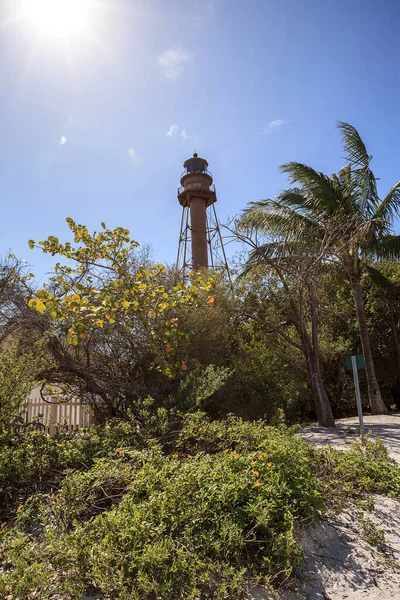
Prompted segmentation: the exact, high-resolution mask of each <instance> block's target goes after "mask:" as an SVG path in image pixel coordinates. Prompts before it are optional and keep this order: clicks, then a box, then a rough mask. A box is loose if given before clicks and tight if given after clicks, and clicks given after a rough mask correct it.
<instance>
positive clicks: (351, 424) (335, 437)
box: [300, 413, 400, 599]
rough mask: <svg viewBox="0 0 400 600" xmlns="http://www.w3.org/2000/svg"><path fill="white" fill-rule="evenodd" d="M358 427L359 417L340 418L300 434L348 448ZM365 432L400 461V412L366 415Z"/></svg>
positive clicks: (318, 443)
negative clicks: (378, 440)
mask: <svg viewBox="0 0 400 600" xmlns="http://www.w3.org/2000/svg"><path fill="white" fill-rule="evenodd" d="M358 427H359V424H358V417H351V418H348V419H338V420H337V421H336V427H328V428H327V427H319V425H317V424H315V425H309V426H307V427H304V428H303V429H301V430H300V435H301V436H302V438H303V439H304V440H306V441H307V442H313V443H314V444H317V445H318V446H325V445H327V444H330V445H332V446H333V447H334V448H338V449H340V450H346V449H347V448H348V447H349V446H350V445H351V444H353V443H354V442H356V443H359V441H360V440H359V437H358ZM364 432H365V433H368V432H371V434H370V435H371V438H374V437H378V436H379V437H380V438H381V440H382V441H383V442H384V443H385V445H386V446H387V447H388V449H389V453H390V456H391V457H392V458H394V459H395V460H397V462H399V463H400V413H391V414H389V415H376V416H371V415H366V416H364ZM399 599H400V592H399Z"/></svg>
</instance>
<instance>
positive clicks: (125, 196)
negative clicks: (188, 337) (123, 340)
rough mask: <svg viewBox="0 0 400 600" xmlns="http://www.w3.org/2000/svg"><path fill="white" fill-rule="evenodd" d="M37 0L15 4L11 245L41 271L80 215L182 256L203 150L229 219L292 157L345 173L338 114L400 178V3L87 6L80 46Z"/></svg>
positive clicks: (5, 21) (8, 58)
mask: <svg viewBox="0 0 400 600" xmlns="http://www.w3.org/2000/svg"><path fill="white" fill-rule="evenodd" d="M26 1H27V0H1V1H0V205H1V209H2V217H3V218H2V235H1V247H0V253H2V254H3V255H4V254H6V253H8V249H9V248H11V249H12V250H13V251H14V252H15V253H16V254H17V256H19V257H20V258H25V259H28V261H29V262H30V264H32V265H33V271H34V272H35V273H36V274H37V275H38V276H42V275H43V274H44V273H45V271H46V270H47V269H48V268H49V267H50V264H51V260H50V258H49V257H45V256H42V255H41V253H40V252H38V251H34V252H32V251H29V250H28V247H27V240H28V239H29V238H34V239H36V240H38V239H43V238H45V237H47V235H57V236H59V237H60V238H61V239H66V238H67V236H68V229H67V226H66V224H65V221H64V219H65V217H67V216H71V217H73V218H74V219H75V220H77V221H78V222H80V223H84V224H86V225H88V227H89V228H90V229H96V228H97V229H98V228H99V225H100V222H101V221H105V222H106V223H107V225H108V226H110V227H114V226H116V225H122V226H124V227H128V228H129V229H130V230H131V233H132V236H133V238H134V239H137V240H138V241H139V242H141V243H149V244H150V245H151V246H152V248H153V253H154V257H155V259H156V260H157V261H163V262H167V263H172V262H174V260H175V257H176V250H177V240H178V234H179V224H180V206H179V204H178V201H177V199H176V188H177V187H178V185H179V177H180V174H181V171H182V163H183V161H184V160H185V159H186V158H187V157H189V156H190V155H191V154H192V153H193V151H194V150H196V151H197V152H198V153H199V154H200V155H201V156H204V157H205V158H207V160H208V161H209V165H210V170H211V171H212V173H213V175H214V181H215V184H216V187H217V194H218V203H217V205H216V208H217V211H218V214H219V217H220V220H221V221H224V220H226V219H227V217H228V215H229V216H233V215H235V214H236V213H238V212H239V211H240V210H241V209H242V208H243V207H245V205H246V204H247V203H248V202H250V201H253V200H258V199H261V198H264V197H269V196H273V195H275V194H276V193H277V192H278V191H280V190H281V189H282V188H284V187H285V184H286V182H285V178H284V177H283V176H282V175H280V174H279V170H278V166H279V165H280V164H282V163H284V162H286V161H289V160H296V161H300V162H306V163H308V164H311V165H312V166H314V167H315V168H317V169H318V170H322V171H325V172H328V173H330V172H333V171H335V170H337V169H338V168H340V167H341V166H342V165H343V162H344V161H343V159H342V156H341V148H340V140H339V137H338V133H337V131H336V130H335V122H336V121H337V120H344V121H348V122H350V123H351V124H353V125H355V126H356V127H357V128H358V129H359V131H360V133H361V134H362V136H363V138H364V140H365V141H366V143H367V147H368V149H369V151H370V152H371V153H372V154H373V155H374V156H375V159H374V163H373V165H374V171H375V174H376V175H377V176H378V177H380V178H381V181H380V184H381V186H382V187H381V190H382V193H383V192H385V191H386V188H387V187H389V186H390V185H391V184H392V183H394V182H395V181H396V180H397V179H399V178H400V148H399V139H400V119H399V109H398V106H399V100H398V99H399V96H400V94H399V92H400V89H399V88H400V77H399V75H400V73H399V71H400V61H399V56H400V35H399V34H400V4H399V2H398V1H397V0H384V1H382V0H376V1H375V0H347V1H344V0H335V1H334V0H279V1H278V0H247V1H246V2H245V1H242V0H168V1H167V0H81V2H85V1H87V2H91V3H93V5H91V9H90V10H91V12H90V13H89V15H90V19H89V22H88V23H87V26H86V27H85V28H83V29H82V31H81V32H80V33H79V35H71V37H69V38H68V39H64V38H60V37H57V36H54V35H49V34H45V33H43V32H42V33H40V32H39V31H38V29H37V26H35V25H34V24H33V23H32V21H31V20H29V18H27V17H26V15H25V16H24V14H23V7H24V2H25V3H26ZM37 1H39V0H29V2H30V3H31V4H32V5H34V3H35V2H37ZM21 15H22V16H21Z"/></svg>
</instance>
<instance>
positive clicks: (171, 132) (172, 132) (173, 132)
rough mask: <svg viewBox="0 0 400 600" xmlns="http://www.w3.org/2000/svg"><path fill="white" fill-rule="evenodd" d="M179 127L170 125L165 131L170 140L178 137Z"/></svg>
mask: <svg viewBox="0 0 400 600" xmlns="http://www.w3.org/2000/svg"><path fill="white" fill-rule="evenodd" d="M178 131H179V125H171V127H170V128H169V129H168V131H167V136H168V137H170V138H171V139H172V138H173V137H175V136H176V135H178Z"/></svg>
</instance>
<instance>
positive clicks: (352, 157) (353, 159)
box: [337, 121, 372, 168]
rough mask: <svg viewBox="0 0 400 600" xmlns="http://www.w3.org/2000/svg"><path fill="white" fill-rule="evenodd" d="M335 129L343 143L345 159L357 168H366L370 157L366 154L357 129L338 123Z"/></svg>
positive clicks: (347, 124)
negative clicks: (338, 131)
mask: <svg viewBox="0 0 400 600" xmlns="http://www.w3.org/2000/svg"><path fill="white" fill-rule="evenodd" d="M337 127H338V129H339V130H340V133H341V135H342V141H343V149H344V153H345V159H346V160H347V161H348V162H349V163H350V164H351V165H352V166H357V167H363V168H365V167H368V166H369V163H370V161H371V159H372V156H371V155H369V154H368V152H367V149H366V147H365V144H364V142H363V141H362V139H361V136H360V134H359V133H358V131H357V129H356V128H355V127H353V126H352V125H349V123H344V122H343V121H339V122H338V123H337Z"/></svg>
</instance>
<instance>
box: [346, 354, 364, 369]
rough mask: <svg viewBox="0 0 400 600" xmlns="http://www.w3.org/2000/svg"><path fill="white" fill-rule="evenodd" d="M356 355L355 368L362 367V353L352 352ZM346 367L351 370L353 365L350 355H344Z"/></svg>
mask: <svg viewBox="0 0 400 600" xmlns="http://www.w3.org/2000/svg"><path fill="white" fill-rule="evenodd" d="M353 356H355V357H356V365H357V369H364V357H363V355H362V354H353ZM346 369H347V370H348V371H352V370H353V365H352V364H351V355H349V356H346Z"/></svg>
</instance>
